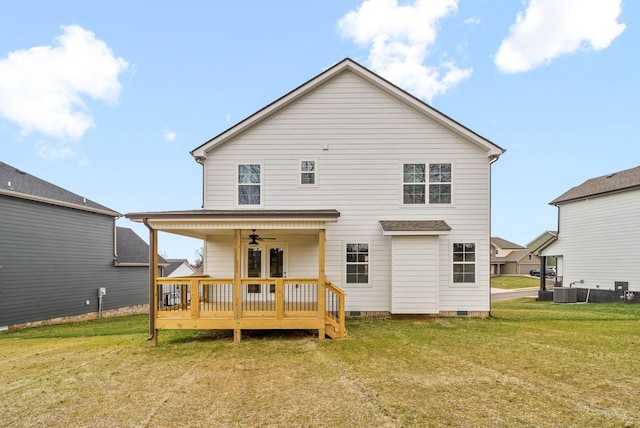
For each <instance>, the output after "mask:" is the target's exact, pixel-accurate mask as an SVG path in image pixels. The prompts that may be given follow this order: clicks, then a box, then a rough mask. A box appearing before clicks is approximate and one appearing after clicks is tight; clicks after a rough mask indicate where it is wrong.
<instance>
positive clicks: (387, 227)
mask: <svg viewBox="0 0 640 428" xmlns="http://www.w3.org/2000/svg"><path fill="white" fill-rule="evenodd" d="M380 226H382V230H384V231H385V232H447V231H449V230H451V226H449V225H448V224H447V223H446V222H445V221H443V220H381V221H380Z"/></svg>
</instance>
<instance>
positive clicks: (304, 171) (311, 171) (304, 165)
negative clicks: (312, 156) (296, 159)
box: [300, 160, 316, 185]
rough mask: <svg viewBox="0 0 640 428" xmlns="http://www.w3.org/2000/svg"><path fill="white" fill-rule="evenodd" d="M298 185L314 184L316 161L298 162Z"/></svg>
mask: <svg viewBox="0 0 640 428" xmlns="http://www.w3.org/2000/svg"><path fill="white" fill-rule="evenodd" d="M300 184H310V185H311V184H316V161H313V160H303V161H300Z"/></svg>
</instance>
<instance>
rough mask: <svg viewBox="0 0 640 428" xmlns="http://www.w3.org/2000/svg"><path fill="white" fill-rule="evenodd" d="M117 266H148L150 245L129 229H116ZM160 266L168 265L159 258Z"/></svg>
mask: <svg viewBox="0 0 640 428" xmlns="http://www.w3.org/2000/svg"><path fill="white" fill-rule="evenodd" d="M116 255H117V257H116V260H115V264H116V266H148V265H149V245H148V244H147V243H146V242H144V240H143V239H142V238H140V236H138V234H137V233H135V232H134V231H133V230H131V229H129V228H127V227H116ZM158 264H160V265H161V266H166V265H168V263H167V261H166V260H165V259H164V258H162V257H160V256H158Z"/></svg>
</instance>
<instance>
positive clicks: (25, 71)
mask: <svg viewBox="0 0 640 428" xmlns="http://www.w3.org/2000/svg"><path fill="white" fill-rule="evenodd" d="M61 28H62V31H63V34H61V35H60V36H58V37H56V38H55V42H56V46H36V47H33V48H31V49H28V50H18V51H14V52H11V53H9V55H8V56H7V57H6V58H4V59H0V116H3V117H5V118H6V119H8V120H9V121H11V122H14V123H16V124H17V125H18V126H20V128H21V133H22V135H27V134H29V133H31V132H33V131H35V132H39V133H41V134H44V135H47V136H50V137H55V138H59V139H71V140H77V139H79V138H81V137H82V136H83V135H84V133H85V132H86V131H87V130H88V129H89V128H91V127H92V126H93V125H94V123H93V117H92V116H91V112H90V111H89V109H88V108H87V106H86V105H85V103H84V100H83V97H85V96H86V97H89V98H91V99H93V100H98V101H102V102H105V103H107V104H112V105H113V104H115V103H117V101H118V98H119V96H120V89H121V87H120V82H119V81H118V76H119V74H120V73H121V72H123V71H124V70H125V69H126V68H127V66H128V64H127V62H126V61H125V60H124V59H122V58H116V57H115V56H114V54H113V52H112V51H111V49H110V48H109V46H107V45H106V44H105V43H104V42H103V41H101V40H98V39H96V37H95V35H94V34H93V33H92V32H90V31H87V30H85V29H84V28H82V27H80V26H78V25H70V26H63V27H61Z"/></svg>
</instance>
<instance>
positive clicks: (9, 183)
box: [7, 181, 11, 189]
mask: <svg viewBox="0 0 640 428" xmlns="http://www.w3.org/2000/svg"><path fill="white" fill-rule="evenodd" d="M7 187H8V188H9V189H11V182H10V181H7Z"/></svg>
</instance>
